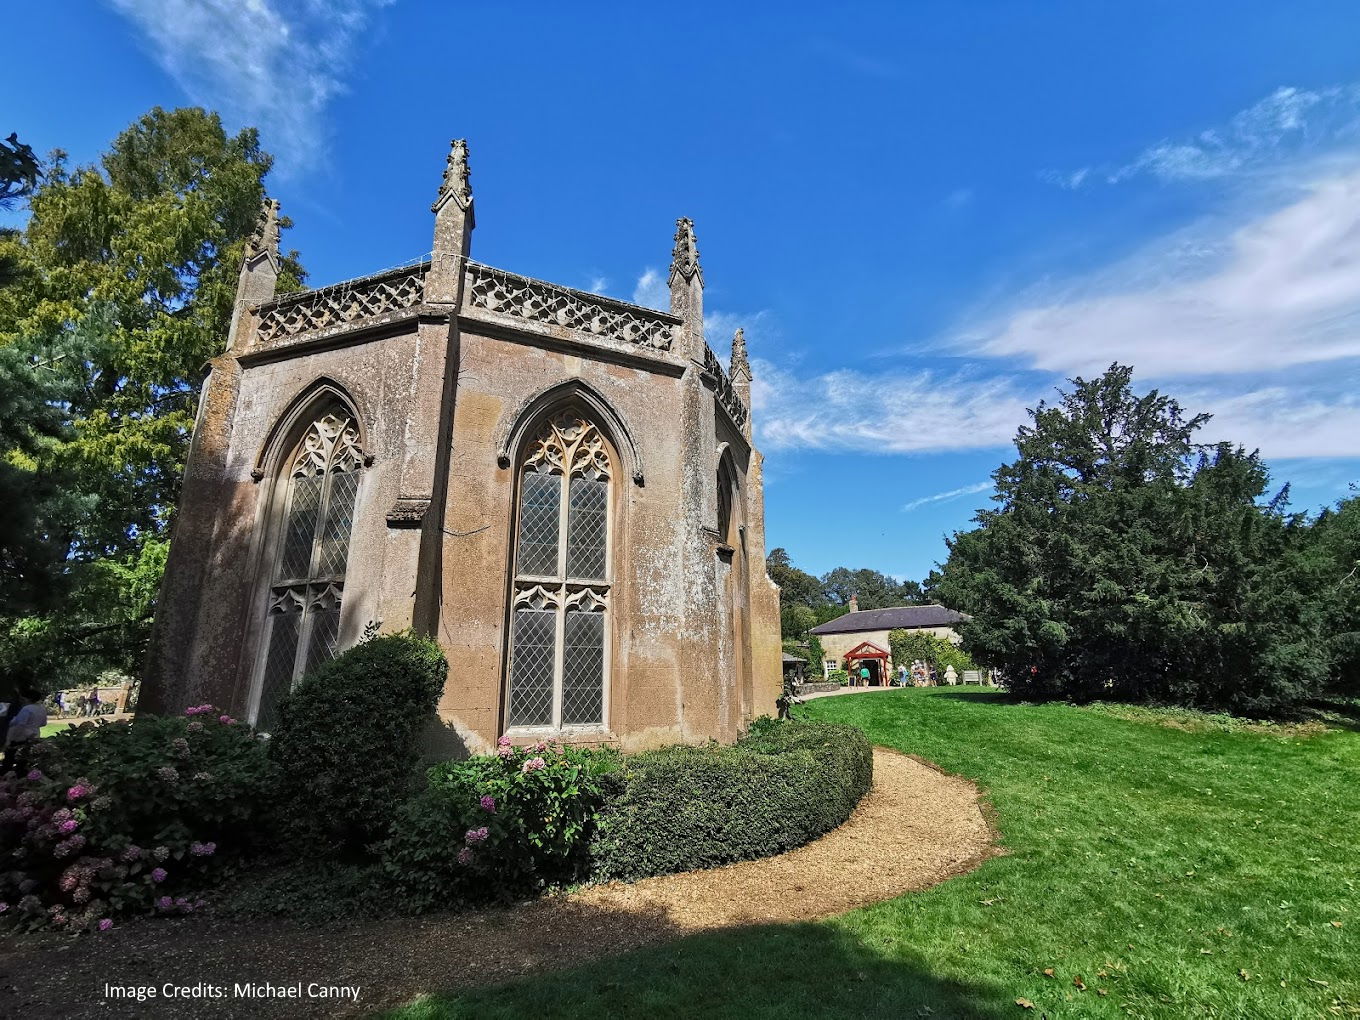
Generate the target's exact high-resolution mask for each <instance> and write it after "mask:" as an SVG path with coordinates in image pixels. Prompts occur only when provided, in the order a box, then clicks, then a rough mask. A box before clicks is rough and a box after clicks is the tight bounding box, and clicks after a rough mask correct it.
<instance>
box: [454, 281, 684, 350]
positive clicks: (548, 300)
mask: <svg viewBox="0 0 1360 1020" xmlns="http://www.w3.org/2000/svg"><path fill="white" fill-rule="evenodd" d="M465 294H466V296H465V297H464V301H465V302H466V303H467V304H468V306H470V307H472V308H482V309H485V310H487V311H489V312H495V313H498V314H500V315H511V316H514V317H516V318H520V319H528V320H531V321H534V322H542V323H545V324H547V325H550V326H562V327H565V328H566V329H573V330H577V331H579V332H581V333H586V334H589V335H591V336H597V337H604V338H610V339H614V340H619V341H622V342H623V343H627V344H634V345H636V346H638V347H642V348H646V349H647V350H652V351H669V350H670V349H671V342H672V341H673V340H674V337H675V329H676V325H677V323H676V320H675V319H674V317H673V316H669V315H666V314H665V313H664V312H656V311H653V310H651V309H650V308H642V307H640V306H638V305H630V304H627V303H625V302H623V301H615V300H614V299H613V298H605V297H600V296H599V295H597V294H587V293H585V292H584V291H579V290H571V289H570V288H567V287H559V286H557V285H556V284H553V283H544V282H543V281H541V280H531V279H529V278H528V277H526V276H516V275H514V274H513V273H507V272H505V271H504V270H502V269H493V268H491V267H490V266H484V265H481V264H479V263H476V262H469V263H468V268H467V283H466V288H465Z"/></svg>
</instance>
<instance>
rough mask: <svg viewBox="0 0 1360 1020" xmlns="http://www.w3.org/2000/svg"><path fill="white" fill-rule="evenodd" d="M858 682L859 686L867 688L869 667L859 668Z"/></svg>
mask: <svg viewBox="0 0 1360 1020" xmlns="http://www.w3.org/2000/svg"><path fill="white" fill-rule="evenodd" d="M859 682H860V686H862V687H868V686H869V667H868V666H860V668H859Z"/></svg>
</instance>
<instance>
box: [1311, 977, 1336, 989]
mask: <svg viewBox="0 0 1360 1020" xmlns="http://www.w3.org/2000/svg"><path fill="white" fill-rule="evenodd" d="M1308 980H1309V981H1311V982H1313V984H1315V985H1319V986H1321V987H1323V988H1329V987H1331V986H1330V985H1328V984H1327V982H1326V981H1319V980H1318V979H1317V978H1309V979H1308Z"/></svg>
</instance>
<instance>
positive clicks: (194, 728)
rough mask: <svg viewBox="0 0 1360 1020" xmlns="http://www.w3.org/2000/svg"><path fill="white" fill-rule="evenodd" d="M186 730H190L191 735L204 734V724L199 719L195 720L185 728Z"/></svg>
mask: <svg viewBox="0 0 1360 1020" xmlns="http://www.w3.org/2000/svg"><path fill="white" fill-rule="evenodd" d="M184 728H185V729H186V730H188V731H189V732H190V733H202V732H203V724H202V723H201V722H199V721H198V720H197V719H195V720H194V721H193V722H191V723H190V724H189V725H188V726H186V727H184Z"/></svg>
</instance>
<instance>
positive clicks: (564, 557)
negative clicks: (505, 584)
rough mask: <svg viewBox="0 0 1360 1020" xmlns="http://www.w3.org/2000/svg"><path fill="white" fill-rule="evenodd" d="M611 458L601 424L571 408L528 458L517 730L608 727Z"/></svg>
mask: <svg viewBox="0 0 1360 1020" xmlns="http://www.w3.org/2000/svg"><path fill="white" fill-rule="evenodd" d="M612 464H613V460H612V456H611V453H610V450H609V446H608V444H607V443H606V442H605V439H604V437H603V436H602V435H601V433H600V431H599V429H598V428H596V426H595V425H594V424H592V423H591V422H589V421H587V420H586V419H584V418H582V417H580V416H579V415H577V414H575V413H572V412H567V413H559V414H557V415H555V416H554V417H553V418H552V419H551V420H550V421H548V422H547V423H546V424H545V425H544V427H543V428H542V429H541V430H540V431H539V432H538V433H537V435H536V436H535V438H534V439H533V440H532V441H531V442H530V443H529V444H528V449H527V451H526V453H525V456H524V458H523V460H522V461H521V465H520V474H519V514H518V520H517V525H516V529H517V530H516V540H515V560H514V573H515V581H514V607H513V611H512V620H511V648H510V664H509V682H508V683H507V685H506V686H507V689H508V692H507V701H508V704H507V706H506V718H507V721H508V726H509V727H510V728H530V729H552V730H560V729H564V728H571V727H593V728H599V727H602V726H603V725H604V722H605V690H606V676H607V671H608V665H607V657H608V656H607V644H608V642H607V641H606V635H607V633H608V608H609V592H610V583H609V576H610V549H609V532H610V520H609V518H610V513H609V495H610V494H609V481H610V478H611V476H612V475H613V467H612Z"/></svg>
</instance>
